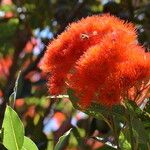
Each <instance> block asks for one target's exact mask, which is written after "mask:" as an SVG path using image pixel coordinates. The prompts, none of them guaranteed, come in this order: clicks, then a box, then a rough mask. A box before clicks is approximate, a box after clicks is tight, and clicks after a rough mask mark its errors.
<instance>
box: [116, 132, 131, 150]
mask: <svg viewBox="0 0 150 150" xmlns="http://www.w3.org/2000/svg"><path fill="white" fill-rule="evenodd" d="M119 143H120V147H121V149H123V150H131V145H130V143H129V142H128V140H127V139H126V137H125V135H124V134H123V132H120V135H119Z"/></svg>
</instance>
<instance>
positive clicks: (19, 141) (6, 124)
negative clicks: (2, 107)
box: [2, 106, 24, 150]
mask: <svg viewBox="0 0 150 150" xmlns="http://www.w3.org/2000/svg"><path fill="white" fill-rule="evenodd" d="M2 128H3V129H4V134H3V144H4V146H5V147H6V148H7V149H8V150H20V149H21V147H22V145H23V141H24V127H23V124H22V122H21V120H20V119H19V117H18V115H17V113H16V112H15V111H14V110H13V109H12V108H11V107H9V106H7V107H6V111H5V116H4V121H3V125H2Z"/></svg>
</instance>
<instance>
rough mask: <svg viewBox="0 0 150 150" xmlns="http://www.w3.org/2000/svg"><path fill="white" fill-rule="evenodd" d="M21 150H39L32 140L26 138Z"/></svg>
mask: <svg viewBox="0 0 150 150" xmlns="http://www.w3.org/2000/svg"><path fill="white" fill-rule="evenodd" d="M21 150H38V148H37V146H36V145H35V144H34V142H33V141H32V140H31V139H29V138H28V137H26V136H25V137H24V143H23V146H22V149H21Z"/></svg>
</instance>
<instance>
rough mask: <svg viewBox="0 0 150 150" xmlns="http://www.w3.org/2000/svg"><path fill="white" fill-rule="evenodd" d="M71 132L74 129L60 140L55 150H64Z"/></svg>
mask: <svg viewBox="0 0 150 150" xmlns="http://www.w3.org/2000/svg"><path fill="white" fill-rule="evenodd" d="M71 130H72V128H71V129H70V130H69V131H67V132H66V133H65V134H64V135H63V136H61V137H60V138H59V141H58V143H57V144H56V146H55V148H54V150H62V149H63V147H64V146H65V145H66V143H67V141H68V139H69V137H70V133H71Z"/></svg>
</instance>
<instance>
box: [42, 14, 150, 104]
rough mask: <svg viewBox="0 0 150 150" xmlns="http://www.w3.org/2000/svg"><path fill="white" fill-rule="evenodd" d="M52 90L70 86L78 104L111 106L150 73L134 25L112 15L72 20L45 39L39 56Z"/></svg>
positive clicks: (61, 89) (59, 91)
mask: <svg viewBox="0 0 150 150" xmlns="http://www.w3.org/2000/svg"><path fill="white" fill-rule="evenodd" d="M42 69H43V71H44V72H47V73H50V79H49V87H50V93H51V94H55V95H56V94H60V93H61V92H64V91H65V89H66V87H69V88H72V89H73V90H74V91H75V92H76V95H77V96H78V97H79V98H80V102H79V103H80V104H81V105H82V106H85V107H86V106H89V105H90V104H91V102H93V101H96V102H98V103H101V104H104V105H108V106H112V105H114V104H118V103H120V102H121V101H122V99H124V98H125V97H126V96H127V95H128V91H129V89H130V88H131V87H133V86H135V85H138V84H140V83H141V82H143V81H144V80H147V78H149V77H150V70H149V69H150V55H149V54H148V53H145V52H144V49H143V48H142V47H141V46H140V45H139V44H138V43H137V37H136V32H135V27H134V26H133V24H131V23H126V22H124V21H123V20H120V19H118V18H116V17H114V16H111V15H108V14H105V15H102V16H91V17H87V18H85V19H82V20H80V21H78V22H76V23H72V24H71V25H70V26H69V27H68V28H67V29H66V31H65V32H63V33H62V34H61V35H59V36H58V38H57V39H55V40H53V41H52V43H50V44H49V46H48V48H47V51H46V53H45V55H44V58H43V61H42Z"/></svg>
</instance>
